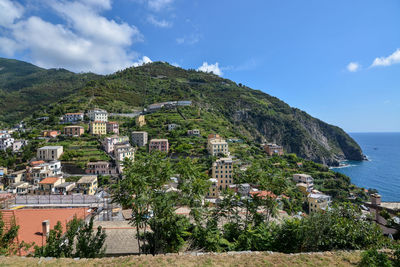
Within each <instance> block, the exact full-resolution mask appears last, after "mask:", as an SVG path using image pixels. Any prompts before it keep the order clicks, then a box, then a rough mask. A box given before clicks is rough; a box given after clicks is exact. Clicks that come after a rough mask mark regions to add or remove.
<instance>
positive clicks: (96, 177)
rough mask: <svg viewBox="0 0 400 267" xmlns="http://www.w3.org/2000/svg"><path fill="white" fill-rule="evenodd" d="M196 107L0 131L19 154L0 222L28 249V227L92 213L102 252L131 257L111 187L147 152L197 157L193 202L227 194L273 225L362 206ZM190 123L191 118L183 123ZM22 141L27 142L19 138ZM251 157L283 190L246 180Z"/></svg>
mask: <svg viewBox="0 0 400 267" xmlns="http://www.w3.org/2000/svg"><path fill="white" fill-rule="evenodd" d="M195 110H196V107H195V105H194V103H192V101H169V102H163V103H156V104H151V105H149V106H148V107H147V108H146V109H144V110H143V111H142V112H138V113H137V114H135V116H134V117H131V118H126V117H124V116H121V115H123V114H119V115H118V116H116V117H115V118H114V119H115V120H113V121H110V120H109V118H110V114H109V113H108V112H107V111H106V110H104V109H99V108H94V109H89V110H87V111H86V112H85V113H84V112H68V113H65V114H64V115H63V116H62V117H60V118H59V121H58V122H55V123H49V122H48V118H47V117H40V118H34V119H33V121H34V124H33V125H32V126H29V125H26V124H25V123H24V122H21V123H20V124H18V125H16V127H14V128H13V129H4V130H2V131H1V136H0V148H1V150H2V151H4V152H3V153H7V154H8V155H12V154H14V155H17V156H18V157H19V162H18V164H17V161H16V162H15V163H14V164H13V166H15V167H17V168H16V169H12V168H7V166H2V167H1V168H0V178H1V185H0V187H1V189H2V190H3V191H1V192H0V199H1V204H2V207H3V210H2V213H3V218H4V219H6V220H14V219H16V220H17V222H18V223H19V224H20V227H21V232H22V233H21V236H20V238H21V239H22V240H23V241H24V242H27V243H30V242H36V243H37V242H39V241H38V240H39V239H38V238H37V237H35V234H34V233H32V232H29V230H27V229H28V228H32V224H36V228H37V230H38V232H40V231H42V230H41V228H40V225H41V223H42V222H43V221H50V226H53V225H54V224H55V223H56V221H57V220H59V218H60V214H61V213H63V212H64V211H65V210H66V208H67V209H68V214H69V215H68V216H69V219H65V220H66V221H65V222H63V225H64V227H65V226H66V223H67V221H68V220H70V219H72V217H73V216H74V215H75V216H78V217H79V218H83V219H84V218H89V217H91V216H89V215H92V216H95V218H96V220H95V223H96V225H98V226H103V227H104V229H106V233H107V236H108V237H107V240H106V245H107V247H108V248H107V251H106V255H125V254H134V253H138V252H139V251H138V250H139V248H138V247H137V245H136V243H135V242H136V241H135V240H136V239H135V233H134V232H133V228H132V227H131V226H130V219H131V218H132V214H130V210H129V209H126V208H124V207H123V206H121V205H119V204H117V203H115V202H113V201H112V195H111V194H112V192H111V191H110V188H111V187H110V186H111V185H112V184H115V183H118V181H120V179H124V176H125V174H124V165H125V164H126V163H127V162H129V161H130V162H135V156H136V155H137V154H138V153H139V154H143V153H144V154H147V153H154V151H157V152H159V153H162V154H163V155H165V156H167V157H170V158H171V159H173V160H178V161H179V158H181V157H182V156H189V157H191V158H195V159H197V162H198V164H199V165H200V166H201V168H202V169H203V170H204V171H205V173H206V174H207V176H208V178H207V179H208V188H209V189H208V190H207V192H206V194H205V195H204V196H203V199H202V201H203V202H204V203H208V205H209V206H210V207H213V206H218V205H219V203H220V202H223V201H224V198H225V197H226V192H231V193H233V194H235V195H236V196H237V197H238V199H240V201H247V200H251V199H254V198H260V199H265V200H267V201H271V203H273V206H276V207H277V209H278V213H277V214H276V215H274V216H270V215H268V217H271V218H270V219H271V220H274V221H276V222H277V223H279V222H280V221H282V220H285V219H287V218H290V217H293V218H294V217H298V218H301V217H304V216H308V214H311V213H314V212H319V211H328V210H329V209H330V207H331V205H332V201H339V202H340V201H343V200H346V201H353V202H356V203H357V202H358V203H360V202H361V201H363V200H366V199H367V198H366V196H367V195H366V193H365V192H364V190H363V189H359V188H356V187H354V186H352V187H347V190H348V191H347V193H346V194H345V195H343V193H344V191H343V189H338V188H335V186H334V187H333V188H332V189H329V185H328V184H325V182H324V180H326V178H327V177H329V176H331V177H335V175H339V174H335V173H333V172H332V171H329V170H328V169H327V168H326V167H324V166H321V165H318V164H315V163H313V162H311V161H305V160H303V159H301V158H297V157H296V156H295V155H292V154H286V153H285V151H284V149H283V147H282V146H280V145H277V144H275V143H266V144H261V145H256V144H252V143H248V141H246V140H243V139H240V138H237V137H235V136H232V134H231V133H229V132H228V133H225V134H227V136H223V135H222V134H220V133H218V132H214V131H213V130H211V129H207V130H204V129H206V128H202V124H201V120H202V119H201V117H198V115H199V113H200V111H197V114H196V111H195ZM163 115H168V116H170V117H171V118H175V120H171V119H167V120H165V119H162V120H161V121H163V122H164V123H162V124H161V125H157V127H156V129H154V128H149V127H148V126H149V125H148V124H152V125H153V126H154V122H158V121H157V120H155V119H157V118H161V117H160V116H163ZM191 116H194V117H193V118H197V119H191ZM189 117H190V118H189ZM177 118H179V119H177ZM199 118H200V119H199ZM187 120H194V121H195V124H193V123H190V125H197V126H199V127H198V128H187V127H185V125H184V123H183V122H184V121H187ZM38 121H39V125H42V128H43V126H44V128H46V129H45V130H42V131H41V132H39V133H38V135H36V136H35V135H32V134H31V133H32V132H35V131H36V132H37V129H35V127H38V126H34V125H38V124H37V123H38ZM46 125H52V126H51V127H48V126H46ZM127 125H128V126H127ZM121 126H122V127H121ZM21 136H27V137H28V138H25V139H23V138H19V137H21ZM182 140H184V141H182ZM171 141H172V146H171ZM28 148H29V149H31V150H32V149H36V151H35V153H34V154H33V156H32V157H30V158H26V157H25V158H26V161H25V162H24V161H23V158H24V156H22V155H23V154H24V153H23V151H24V149H25V150H27V149H28ZM25 153H27V152H26V151H25ZM28 154H29V153H28ZM249 156H250V157H249ZM257 158H260V159H262V160H267V161H266V162H268V164H269V166H270V168H272V169H271V170H272V171H273V172H272V173H271V174H272V175H276V174H273V173H274V172H275V173H276V172H278V173H280V176H281V177H283V179H284V180H285V183H287V185H285V186H284V187H283V188H282V187H270V188H269V187H268V186H267V188H266V187H265V186H263V185H262V184H260V181H257V180H254V179H252V177H251V176H252V174H251V173H252V171H254V170H253V167H252V166H253V165H254V164H253V161H255V160H256V159H257ZM310 174H312V175H314V176H316V177H317V178H318V179H316V180H315V179H314V178H313V176H312V175H310ZM253 175H254V174H253ZM282 175H283V176H282ZM245 177H248V178H245ZM340 177H341V176H339V178H340ZM334 179H338V178H334ZM284 180H282V181H284ZM181 182H182V181H180V177H179V175H172V176H171V177H170V181H169V182H168V183H167V184H165V185H164V187H165V190H166V192H168V191H180V189H179V188H180V183H181ZM279 188H281V189H279ZM318 189H319V190H318ZM324 192H332V194H333V195H329V193H324ZM37 209H39V210H40V212H38V213H37V215H38V216H35V220H22V219H19V218H23V216H26V215H25V213H26V212H29V211H32V210H37ZM85 209H86V210H87V212H85ZM239 210H240V208H239ZM176 212H177V213H178V214H182V215H185V216H189V214H190V212H191V210H190V208H189V207H185V206H180V207H177V210H176ZM242 212H244V211H243V210H242ZM259 212H261V213H264V212H266V211H263V210H260V211H259ZM35 214H36V213H35ZM394 214H395V213H394ZM8 223H10V221H9V222H8ZM34 228H35V227H34ZM107 229H108V230H107ZM393 233H394V232H393ZM121 235H122V236H123V237H121ZM121 238H122V240H123V241H121V240H119V241H121V242H120V244H118V239H121ZM20 253H22V254H21V255H23V254H24V252H20Z"/></svg>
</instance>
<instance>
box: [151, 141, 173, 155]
mask: <svg viewBox="0 0 400 267" xmlns="http://www.w3.org/2000/svg"><path fill="white" fill-rule="evenodd" d="M155 150H158V151H161V152H166V153H168V151H169V143H168V139H151V140H150V143H149V152H151V151H155Z"/></svg>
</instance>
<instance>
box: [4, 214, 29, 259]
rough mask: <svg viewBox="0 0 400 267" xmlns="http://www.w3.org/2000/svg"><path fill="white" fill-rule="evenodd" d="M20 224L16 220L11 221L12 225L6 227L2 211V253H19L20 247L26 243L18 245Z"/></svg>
mask: <svg viewBox="0 0 400 267" xmlns="http://www.w3.org/2000/svg"><path fill="white" fill-rule="evenodd" d="M18 230H19V226H18V225H16V224H15V221H14V220H13V221H11V222H10V226H9V227H6V225H5V223H4V221H3V213H1V212H0V255H12V254H15V253H17V251H18V249H20V248H22V247H23V246H24V244H21V245H18V244H17V243H16V242H15V241H16V238H17V236H18Z"/></svg>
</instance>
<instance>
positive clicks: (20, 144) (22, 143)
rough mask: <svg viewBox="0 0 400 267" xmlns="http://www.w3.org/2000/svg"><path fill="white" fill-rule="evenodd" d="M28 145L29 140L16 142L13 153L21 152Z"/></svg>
mask: <svg viewBox="0 0 400 267" xmlns="http://www.w3.org/2000/svg"><path fill="white" fill-rule="evenodd" d="M27 144H28V141H27V140H24V139H20V140H15V141H14V143H13V144H12V150H13V152H19V151H21V150H22V148H23V147H24V146H26V145H27Z"/></svg>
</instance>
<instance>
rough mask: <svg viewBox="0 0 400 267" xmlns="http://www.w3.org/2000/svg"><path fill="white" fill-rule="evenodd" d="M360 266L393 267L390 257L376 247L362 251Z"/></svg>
mask: <svg viewBox="0 0 400 267" xmlns="http://www.w3.org/2000/svg"><path fill="white" fill-rule="evenodd" d="M359 266H360V267H391V266H393V265H392V262H391V261H390V259H389V257H388V256H387V255H386V254H385V253H383V252H379V251H377V250H376V249H370V250H367V251H365V252H363V253H362V256H361V262H360V264H359Z"/></svg>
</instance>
